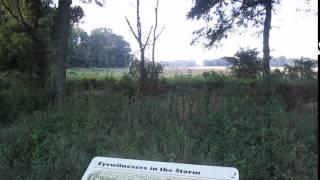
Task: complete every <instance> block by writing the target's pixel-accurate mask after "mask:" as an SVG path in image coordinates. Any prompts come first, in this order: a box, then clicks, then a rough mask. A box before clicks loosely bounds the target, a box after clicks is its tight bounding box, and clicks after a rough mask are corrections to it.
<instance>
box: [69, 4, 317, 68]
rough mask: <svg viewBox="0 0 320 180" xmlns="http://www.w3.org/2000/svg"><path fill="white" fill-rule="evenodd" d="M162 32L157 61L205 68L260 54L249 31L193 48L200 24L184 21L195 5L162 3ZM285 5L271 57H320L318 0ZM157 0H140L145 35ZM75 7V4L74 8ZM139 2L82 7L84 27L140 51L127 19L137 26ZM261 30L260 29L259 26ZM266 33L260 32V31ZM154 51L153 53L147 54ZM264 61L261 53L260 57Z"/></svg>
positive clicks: (277, 18)
mask: <svg viewBox="0 0 320 180" xmlns="http://www.w3.org/2000/svg"><path fill="white" fill-rule="evenodd" d="M159 1H160V2H159V13H158V19H159V23H158V26H159V28H158V30H160V29H161V27H162V26H163V25H165V29H164V31H163V33H162V35H161V36H160V38H159V39H158V41H157V49H156V60H157V61H160V60H196V62H197V63H199V64H201V62H202V61H203V60H204V59H212V58H219V57H222V56H232V55H233V54H234V53H235V52H236V51H237V50H238V49H239V47H240V46H241V47H249V48H257V49H258V50H259V51H260V52H261V51H262V35H260V36H258V35H257V34H256V33H255V32H256V31H245V32H244V33H242V34H241V35H239V34H234V35H231V36H229V37H228V39H226V40H223V41H222V45H221V46H220V47H219V48H213V49H210V50H208V49H204V48H203V46H202V45H201V43H200V44H197V45H190V42H191V40H192V38H193V37H194V36H193V35H192V32H193V31H194V30H197V29H198V28H200V27H201V25H202V22H199V21H195V20H194V21H192V20H187V19H186V14H187V12H188V11H189V10H190V8H191V7H192V0H159ZM305 1H306V0H282V1H281V4H280V5H278V6H277V7H276V10H275V11H274V13H273V17H272V26H273V28H272V30H271V34H270V48H271V55H272V56H274V57H278V56H282V55H283V56H287V57H301V56H304V57H311V58H314V59H317V55H318V49H317V44H318V36H317V32H318V27H317V24H318V23H317V18H318V15H315V13H317V7H318V1H317V0H311V1H310V4H305V3H304V2H305ZM155 3H156V0H140V4H141V6H140V7H141V13H140V14H141V21H142V26H143V31H144V32H145V33H146V34H147V32H148V30H149V28H150V27H151V25H153V23H154V7H155ZM75 4H77V3H75ZM135 5H136V1H135V0H106V4H105V6H104V7H102V8H101V7H98V6H96V5H94V4H90V5H87V4H81V6H82V8H83V9H84V12H85V17H84V18H83V20H82V22H81V23H80V25H79V26H80V27H81V28H83V29H85V30H86V31H87V32H90V31H91V30H92V29H94V28H99V27H108V28H111V29H112V30H113V32H114V33H116V34H119V35H122V36H123V37H124V39H125V40H126V41H128V42H129V43H130V45H131V48H132V50H133V52H134V51H138V43H137V42H136V40H135V39H134V37H133V36H132V34H131V32H130V30H129V28H128V25H127V24H126V21H125V16H127V17H128V18H129V20H130V21H131V23H132V24H133V25H135V23H136V16H135V10H136V9H135ZM299 8H303V9H305V8H312V10H313V11H312V12H311V13H305V12H301V11H297V9H299ZM261 28H262V27H261ZM260 30H262V29H260ZM147 51H148V52H150V50H147ZM260 55H261V56H262V54H260Z"/></svg>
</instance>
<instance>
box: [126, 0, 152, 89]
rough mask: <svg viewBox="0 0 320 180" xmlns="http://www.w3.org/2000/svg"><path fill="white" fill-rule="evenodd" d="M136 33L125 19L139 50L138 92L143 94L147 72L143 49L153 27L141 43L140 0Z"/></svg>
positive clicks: (138, 1) (138, 2) (138, 0)
mask: <svg viewBox="0 0 320 180" xmlns="http://www.w3.org/2000/svg"><path fill="white" fill-rule="evenodd" d="M136 14H137V32H135V31H134V30H133V27H132V25H131V23H130V21H129V19H128V18H127V17H125V19H126V21H127V24H128V26H129V28H130V31H131V33H132V34H133V36H134V37H135V39H136V40H137V42H138V44H139V48H140V82H139V83H140V87H139V92H141V93H145V90H146V76H147V72H146V68H145V49H146V46H147V45H148V42H149V38H150V34H151V31H152V29H153V26H151V28H150V31H149V33H148V36H147V38H146V41H145V42H143V40H142V27H141V20H140V0H137V11H136Z"/></svg>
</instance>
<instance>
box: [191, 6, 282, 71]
mask: <svg viewBox="0 0 320 180" xmlns="http://www.w3.org/2000/svg"><path fill="white" fill-rule="evenodd" d="M276 3H279V0H230V1H224V0H195V5H194V6H193V7H192V9H191V11H190V12H189V13H188V15H187V17H188V18H197V19H200V18H203V19H205V20H206V21H212V20H213V19H214V20H216V21H215V24H214V26H213V27H206V28H202V29H200V30H198V31H196V32H195V33H196V34H197V35H198V37H197V38H196V39H195V41H197V39H198V38H199V37H203V36H204V37H205V38H207V39H208V40H209V42H208V43H206V44H205V45H206V46H207V47H211V46H213V45H215V44H216V43H217V42H219V41H220V40H222V39H223V38H227V36H228V34H229V33H230V32H233V31H234V30H235V27H241V26H242V27H248V26H250V25H251V26H256V27H258V26H260V25H262V24H263V73H264V75H265V76H268V75H269V74H270V59H271V58H270V47H269V36H270V29H271V16H272V9H273V6H274V4H276ZM211 13H212V14H213V15H214V16H213V15H212V14H211ZM263 18H264V19H263ZM195 41H193V43H194V42H195Z"/></svg>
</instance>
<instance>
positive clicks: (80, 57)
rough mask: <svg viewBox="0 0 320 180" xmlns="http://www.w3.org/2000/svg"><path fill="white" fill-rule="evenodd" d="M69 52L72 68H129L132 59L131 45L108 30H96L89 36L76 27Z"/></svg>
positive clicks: (73, 30)
mask: <svg viewBox="0 0 320 180" xmlns="http://www.w3.org/2000/svg"><path fill="white" fill-rule="evenodd" d="M68 52H69V54H68V56H69V58H68V65H69V66H71V67H127V66H128V65H129V62H130V60H131V59H132V55H131V49H130V45H129V43H128V42H126V41H125V40H124V39H123V37H122V36H120V35H116V34H114V33H113V32H112V31H111V30H110V29H107V28H98V29H94V30H92V31H91V33H90V35H88V34H87V33H86V32H85V31H84V30H82V29H81V28H78V27H74V28H73V29H72V31H71V37H70V40H69V51H68Z"/></svg>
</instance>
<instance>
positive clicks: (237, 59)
mask: <svg viewBox="0 0 320 180" xmlns="http://www.w3.org/2000/svg"><path fill="white" fill-rule="evenodd" d="M258 54H259V52H258V51H257V50H256V49H248V50H245V49H242V48H241V49H240V50H239V51H238V52H237V53H236V54H235V55H234V57H225V58H224V59H226V60H227V61H228V62H229V63H230V64H231V66H230V68H229V69H230V71H231V74H232V75H234V76H237V77H251V78H255V77H257V76H258V75H259V74H260V72H261V70H262V68H261V65H262V63H261V60H260V58H259V57H258Z"/></svg>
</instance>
